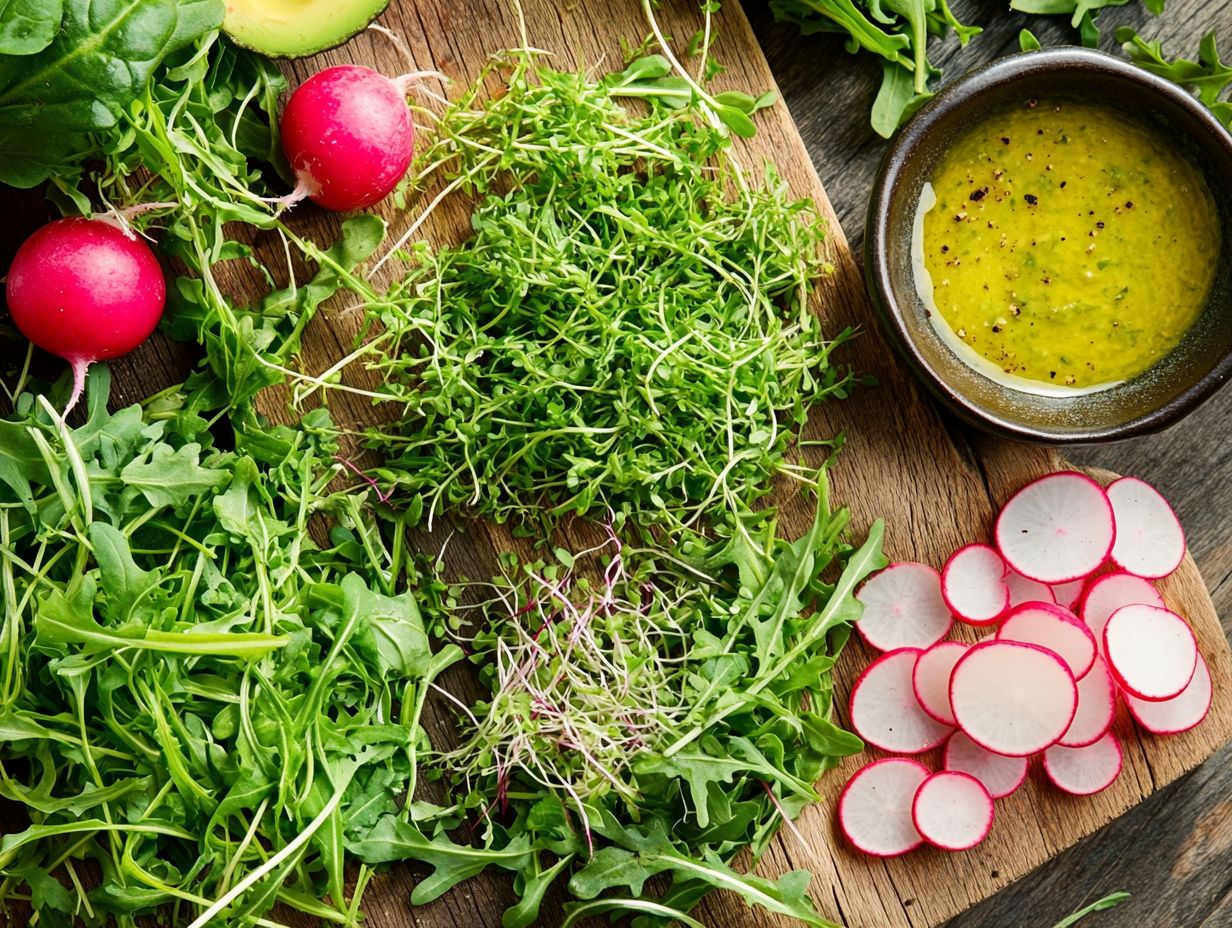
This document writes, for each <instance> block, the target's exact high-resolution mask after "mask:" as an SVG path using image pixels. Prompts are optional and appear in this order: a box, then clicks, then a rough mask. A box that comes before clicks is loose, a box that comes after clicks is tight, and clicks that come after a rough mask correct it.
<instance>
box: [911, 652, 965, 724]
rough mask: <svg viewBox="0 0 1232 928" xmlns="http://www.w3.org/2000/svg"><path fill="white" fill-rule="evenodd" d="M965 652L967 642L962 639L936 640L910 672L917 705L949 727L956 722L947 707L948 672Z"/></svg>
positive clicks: (948, 700)
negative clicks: (964, 642)
mask: <svg viewBox="0 0 1232 928" xmlns="http://www.w3.org/2000/svg"><path fill="white" fill-rule="evenodd" d="M965 653H967V645H965V644H963V643H962V642H961V641H938V642H937V643H936V644H935V645H933V646H932V647H931V648H929V649H928V650H927V651H924V652H922V653H921V654H920V656H919V657H918V658H916V662H915V669H914V670H913V671H912V673H911V686H912V688H913V689H914V690H915V698H916V700H917V701H918V702H919V704H920V708H921V709H923V710H924V711H925V712H927V713H928V714H929V715H931V716H932V717H933V718H934V719H936V720H937V721H938V722H940V723H941V724H943V725H948V726H950V727H951V728H953V727H955V726H957V725H958V723H957V722H956V721H954V710H953V709H951V708H950V673H951V672H952V671H953V670H954V665H955V664H957V663H958V659H959V658H960V657H962V656H963V655H964V654H965Z"/></svg>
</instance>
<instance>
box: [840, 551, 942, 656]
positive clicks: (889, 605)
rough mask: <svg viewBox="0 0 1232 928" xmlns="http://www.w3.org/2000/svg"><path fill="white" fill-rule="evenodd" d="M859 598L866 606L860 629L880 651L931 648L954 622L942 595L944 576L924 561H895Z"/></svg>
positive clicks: (867, 639)
mask: <svg viewBox="0 0 1232 928" xmlns="http://www.w3.org/2000/svg"><path fill="white" fill-rule="evenodd" d="M856 599H858V600H859V601H860V602H861V603H863V605H864V612H863V614H862V615H861V616H860V619H859V621H857V622H856V630H857V631H858V632H859V633H860V637H862V638H863V639H864V640H865V641H866V642H868V644H870V645H871V646H872V647H874V648H876V649H877V650H879V651H893V650H895V649H897V648H927V647H928V646H929V645H932V644H935V643H936V642H938V641H940V640H941V639H942V638H944V637H945V636H946V633H947V632H948V631H949V630H950V626H951V625H953V624H954V619H953V617H952V616H951V615H950V610H949V608H948V607H947V606H946V604H945V600H944V599H942V598H941V576H940V574H938V573H937V571H935V570H933V569H932V568H931V567H928V566H926V565H924V564H916V563H913V562H910V561H904V562H902V563H898V564H891V565H890V566H889V567H887V568H886V569H885V570H883V571H881V572H880V573H878V574H876V575H874V576H873V577H871V578H869V580H868V581H866V582H865V584H864V586H863V587H862V588H861V590H860V592H859V594H858V595H857V596H856Z"/></svg>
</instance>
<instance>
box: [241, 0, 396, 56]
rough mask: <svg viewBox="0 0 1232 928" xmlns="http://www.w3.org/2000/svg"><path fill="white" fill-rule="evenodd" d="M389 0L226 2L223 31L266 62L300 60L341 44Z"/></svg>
mask: <svg viewBox="0 0 1232 928" xmlns="http://www.w3.org/2000/svg"><path fill="white" fill-rule="evenodd" d="M387 6H389V0H227V12H226V15H225V16H224V17H223V21H222V29H223V32H225V33H226V34H227V35H229V36H230V37H231V40H232V41H233V42H235V44H236V45H242V46H244V48H250V49H252V50H253V51H255V52H260V53H261V54H263V55H269V56H270V57H271V58H304V57H306V56H308V55H315V54H316V53H317V52H323V51H325V50H326V49H327V48H333V47H334V46H336V45H341V44H342V43H343V42H345V41H346V40H347V39H349V38H351V36H353V35H355V34H356V33H357V32H360V31H361V30H362V29H364V27H366V26H367V25H368V23H370V22H372V20H374V19H376V17H377V16H379V15H380V14H381V12H382V11H384V9H385V7H387Z"/></svg>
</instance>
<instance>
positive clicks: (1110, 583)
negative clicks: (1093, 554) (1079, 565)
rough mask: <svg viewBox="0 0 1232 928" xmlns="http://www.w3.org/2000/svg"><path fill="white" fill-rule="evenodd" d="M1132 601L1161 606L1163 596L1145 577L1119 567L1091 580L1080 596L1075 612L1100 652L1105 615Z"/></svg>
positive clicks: (1105, 622)
mask: <svg viewBox="0 0 1232 928" xmlns="http://www.w3.org/2000/svg"><path fill="white" fill-rule="evenodd" d="M1135 605H1144V606H1158V607H1159V608H1160V609H1162V608H1164V598H1163V597H1162V596H1160V595H1159V591H1158V590H1156V589H1155V587H1154V586H1153V585H1152V584H1151V582H1150V581H1149V580H1143V579H1142V578H1141V577H1135V576H1133V575H1132V574H1127V573H1122V572H1120V571H1118V572H1117V573H1112V574H1104V575H1103V576H1102V577H1096V578H1095V579H1094V580H1092V581H1091V585H1090V586H1089V587H1088V588H1087V591H1086V592H1085V593H1084V594H1083V596H1082V605H1081V606H1080V607H1079V610H1078V613H1079V615H1081V616H1082V621H1084V622H1086V623H1087V628H1089V629H1090V630H1091V634H1092V635H1094V636H1095V641H1096V644H1098V645H1099V648H1100V652H1101V653H1102V652H1103V647H1104V626H1105V625H1107V624H1108V617H1109V616H1110V615H1112V613H1114V612H1116V611H1117V610H1118V609H1120V608H1121V607H1122V606H1135Z"/></svg>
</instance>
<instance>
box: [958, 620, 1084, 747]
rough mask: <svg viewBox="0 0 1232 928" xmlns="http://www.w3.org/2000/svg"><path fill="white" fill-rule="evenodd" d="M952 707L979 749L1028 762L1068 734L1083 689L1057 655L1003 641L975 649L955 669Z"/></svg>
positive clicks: (1043, 649) (1015, 642)
mask: <svg viewBox="0 0 1232 928" xmlns="http://www.w3.org/2000/svg"><path fill="white" fill-rule="evenodd" d="M950 705H951V706H952V707H953V709H954V718H955V719H957V721H958V725H959V727H960V728H961V729H962V730H963V731H965V732H966V733H967V734H968V735H969V736H970V737H971V740H972V741H974V742H975V743H976V744H978V745H980V747H982V748H985V749H986V750H989V751H992V752H993V753H995V754H1004V755H1006V756H1009V757H1026V756H1027V755H1029V754H1035V753H1037V752H1039V751H1042V750H1044V748H1046V747H1048V746H1049V745H1052V744H1056V742H1057V740H1058V739H1060V738H1061V736H1062V735H1064V734H1065V732H1066V730H1067V729H1068V728H1069V726H1070V723H1071V722H1072V721H1073V720H1074V713H1075V711H1076V710H1077V708H1078V688H1077V686H1076V684H1075V683H1074V677H1073V674H1071V673H1070V672H1069V668H1068V667H1067V666H1066V665H1065V662H1064V661H1063V660H1061V658H1059V657H1057V655H1056V654H1054V653H1053V652H1052V651H1049V650H1047V649H1045V648H1041V647H1039V646H1037V645H1033V644H1024V643H1022V642H1018V641H1002V640H1000V639H998V640H996V641H989V642H985V643H984V644H977V645H974V646H973V647H972V648H971V649H970V650H968V651H967V653H966V654H964V655H963V656H962V659H961V660H959V662H958V663H957V664H956V665H955V666H954V672H953V674H952V675H951V676H950Z"/></svg>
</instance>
